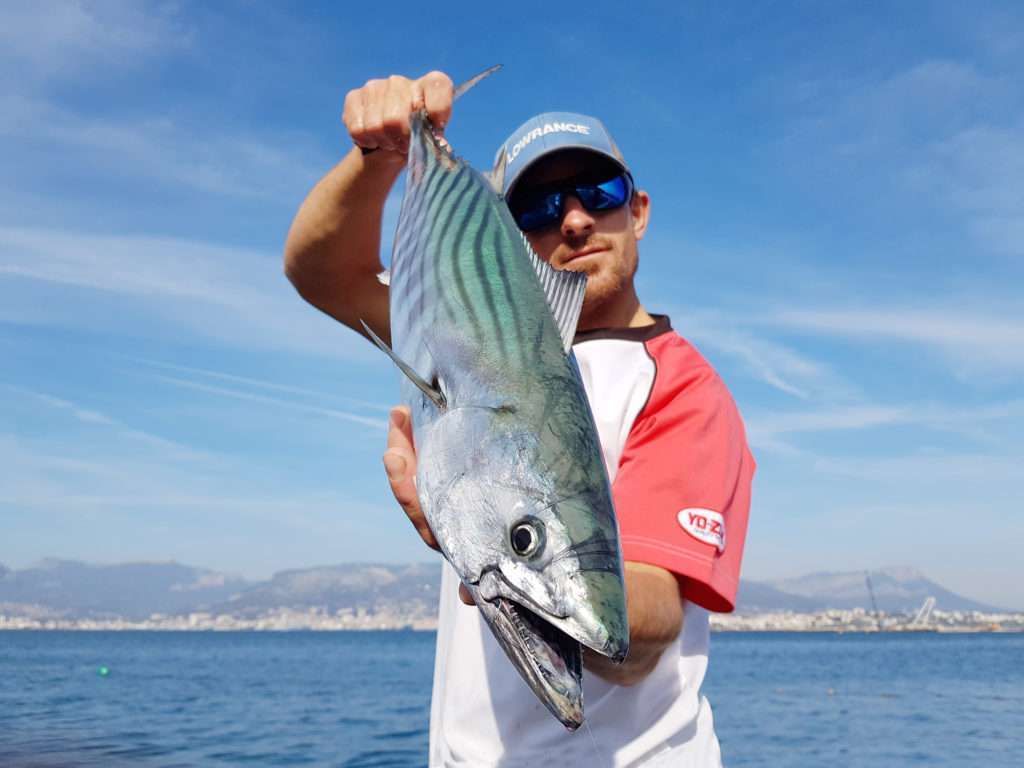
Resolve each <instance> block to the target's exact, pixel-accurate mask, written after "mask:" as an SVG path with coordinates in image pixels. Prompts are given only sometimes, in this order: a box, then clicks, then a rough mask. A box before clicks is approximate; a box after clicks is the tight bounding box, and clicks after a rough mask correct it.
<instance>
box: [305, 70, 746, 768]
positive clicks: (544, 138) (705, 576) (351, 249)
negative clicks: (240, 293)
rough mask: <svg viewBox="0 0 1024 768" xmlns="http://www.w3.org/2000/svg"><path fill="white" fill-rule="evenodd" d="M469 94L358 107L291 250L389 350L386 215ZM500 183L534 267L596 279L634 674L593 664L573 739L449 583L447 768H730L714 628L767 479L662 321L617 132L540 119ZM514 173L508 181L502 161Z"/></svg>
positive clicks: (435, 720)
mask: <svg viewBox="0 0 1024 768" xmlns="http://www.w3.org/2000/svg"><path fill="white" fill-rule="evenodd" d="M452 93H453V90H452V83H451V80H450V79H449V78H448V77H447V76H446V75H444V74H442V73H438V72H433V73H430V74H428V75H426V76H424V77H422V78H420V79H419V80H409V79H406V78H402V77H397V76H393V77H391V78H388V79H386V80H374V81H370V82H368V83H367V84H366V85H364V86H363V87H362V88H359V89H356V90H353V91H351V92H350V93H349V94H348V95H347V97H346V99H345V112H344V122H345V125H346V127H347V129H348V131H349V134H350V135H351V137H352V139H353V141H354V142H355V144H356V147H355V148H353V150H352V151H351V152H350V153H349V154H348V155H347V156H346V157H345V159H343V160H342V162H341V163H339V164H338V165H337V166H336V167H335V168H334V169H333V170H331V171H330V172H329V173H328V174H327V175H326V176H325V177H324V178H323V179H322V180H321V181H320V182H319V183H318V184H317V185H316V187H315V188H314V189H313V191H312V192H311V193H310V195H309V196H308V198H307V199H306V201H305V202H304V203H303V205H302V207H301V208H300V210H299V212H298V214H297V215H296V218H295V222H294V223H293V225H292V230H291V232H290V233H289V236H288V243H287V245H286V248H285V269H286V273H287V275H288V277H289V278H290V279H291V280H292V282H293V283H294V284H295V286H296V288H297V289H298V291H299V292H300V294H301V295H302V296H303V297H304V298H306V299H307V300H308V301H310V302H311V303H313V304H314V305H316V306H317V307H319V308H320V309H321V310H323V311H325V312H327V313H328V314H330V315H332V316H333V317H335V318H336V319H338V320H339V321H340V322H342V323H344V324H346V325H348V326H349V327H351V328H353V329H355V330H356V331H359V332H362V330H361V327H360V319H361V318H362V319H365V320H366V321H367V322H368V323H369V325H370V326H371V327H372V328H373V329H374V331H375V332H376V333H377V334H378V335H379V336H381V337H382V338H384V339H385V340H389V339H390V334H389V325H388V311H389V309H388V293H387V288H386V287H384V286H383V285H381V284H380V283H379V282H378V280H377V277H376V276H377V274H378V273H379V272H380V271H381V269H382V266H381V264H380V262H379V259H378V252H379V245H380V236H381V232H380V229H381V224H380V222H381V214H382V211H383V207H384V201H385V198H386V197H387V194H388V191H389V190H390V189H391V186H392V184H393V183H394V181H395V179H396V178H397V176H398V174H399V172H400V171H401V169H402V168H403V167H404V163H405V156H404V153H405V152H406V151H407V149H408V146H409V114H410V113H411V112H412V111H414V110H418V109H426V111H427V113H428V115H429V117H430V119H431V121H432V123H433V125H434V126H435V127H437V128H439V129H443V127H444V126H445V125H446V123H447V122H448V119H449V117H450V115H451V107H452ZM502 154H504V166H503V167H504V172H503V174H502V178H500V179H498V182H499V183H500V185H501V189H502V191H503V194H504V196H505V199H506V201H507V202H508V205H509V208H510V210H511V211H512V214H513V217H514V218H515V219H516V222H517V223H518V224H519V226H520V228H521V229H523V230H524V232H525V234H526V236H527V238H528V239H529V241H530V243H531V245H532V246H533V248H534V250H535V251H536V252H537V253H538V254H539V255H540V256H541V258H544V259H546V260H547V261H548V262H549V263H550V264H551V265H552V266H553V267H555V268H557V269H572V270H582V271H585V272H586V273H587V276H588V282H587V292H586V297H585V300H584V305H583V311H582V313H581V316H580V322H579V326H578V333H577V336H576V340H575V343H574V352H575V354H576V358H577V361H578V363H579V368H580V372H581V374H582V377H583V381H584V385H585V387H586V390H587V395H588V398H589V400H590V403H591V406H592V409H593V411H594V416H595V421H596V423H597V426H598V431H599V434H600V438H601V443H602V449H603V452H604V458H605V463H606V466H607V468H608V473H609V478H610V479H611V481H612V488H613V495H614V499H615V505H616V514H617V518H618V522H619V528H620V540H621V543H622V548H623V556H624V560H625V573H624V576H625V582H626V596H627V606H628V613H629V623H630V653H629V656H628V658H627V659H626V661H625V662H624V663H623V664H622V665H619V666H616V665H615V664H612V663H611V662H610V661H608V660H607V659H604V658H602V657H600V656H598V655H596V654H593V653H587V654H585V657H584V665H585V667H586V670H587V671H586V673H585V674H584V702H585V707H586V716H587V721H588V725H589V730H590V732H591V735H590V736H587V735H584V734H581V733H577V734H570V733H568V732H566V731H565V730H564V729H563V728H562V726H561V725H559V724H558V723H557V721H555V720H554V719H553V718H552V717H551V716H550V714H548V712H547V710H546V709H545V708H544V706H543V705H542V704H541V703H540V702H539V701H538V700H537V699H536V698H535V697H534V696H533V694H532V692H531V691H530V690H529V689H528V688H527V686H526V685H525V684H524V683H523V682H522V680H521V679H520V678H519V677H518V674H517V673H516V671H515V670H514V669H513V667H512V665H511V664H510V663H509V662H508V660H507V659H506V658H505V656H504V654H503V653H502V651H501V650H500V649H499V648H498V646H497V643H496V642H495V641H494V639H493V638H492V637H491V635H490V632H489V631H488V630H487V629H486V628H485V627H484V623H483V621H482V620H481V619H480V617H479V615H478V612H477V610H476V608H475V607H473V606H471V605H469V604H467V603H468V602H469V600H468V595H466V594H465V593H464V592H463V593H462V598H463V601H462V602H460V601H459V600H458V598H457V577H456V576H455V574H454V571H452V569H451V568H450V567H449V566H447V564H446V565H445V570H444V577H443V581H442V593H441V607H440V621H439V629H438V643H437V657H436V662H435V670H434V696H433V704H432V711H431V747H430V764H431V765H432V766H455V765H466V766H489V765H502V766H512V765H533V764H538V761H540V760H555V761H557V762H558V763H559V764H560V765H562V766H578V765H579V766H582V765H588V766H590V765H595V766H596V765H614V766H627V765H630V766H633V765H644V766H655V765H666V766H667V765H671V766H691V765H692V766H716V765H720V762H721V760H720V756H719V748H718V742H717V739H716V737H715V734H714V729H713V723H712V717H711V710H710V707H709V705H708V703H707V700H706V699H704V698H703V697H702V696H701V695H700V686H701V683H702V681H703V678H704V672H705V669H706V666H707V653H708V640H709V630H708V610H715V611H729V610H732V607H733V603H734V600H735V595H736V588H737V585H738V580H739V567H740V559H741V557H742V552H743V544H744V537H745V533H746V524H747V513H748V508H749V503H750V482H751V478H752V476H753V472H754V461H753V458H752V457H751V455H750V453H749V451H748V449H747V446H746V438H745V436H744V431H743V424H742V422H741V420H740V417H739V414H738V413H737V411H736V408H735V405H734V404H733V401H732V398H731V397H730V395H729V393H728V391H727V390H726V388H725V386H724V384H722V382H721V380H720V379H719V378H718V376H717V375H716V374H715V372H714V371H713V370H712V369H711V367H710V366H709V365H708V363H707V362H706V361H705V360H704V359H703V358H702V357H701V356H700V355H699V354H698V353H697V351H696V350H695V349H694V348H693V347H692V346H690V345H689V344H688V343H687V342H686V341H684V340H683V339H682V338H680V337H679V336H678V335H676V334H675V333H674V332H673V331H672V329H671V326H670V324H669V319H668V318H667V317H664V316H657V315H651V314H649V313H648V312H647V311H646V310H645V309H644V307H643V305H642V304H641V303H640V301H639V299H638V297H637V294H636V291H635V287H634V282H633V277H634V274H635V272H636V269H637V263H638V248H637V242H638V241H639V240H640V239H641V238H642V237H643V235H644V232H645V231H646V228H647V224H648V219H649V214H650V198H649V196H648V195H647V193H646V192H644V191H642V190H638V189H635V187H634V184H633V179H632V176H631V174H630V173H629V170H628V168H627V166H626V163H625V160H624V158H623V157H622V155H621V153H620V152H619V150H618V148H617V147H616V146H615V144H614V143H613V142H612V140H611V137H610V136H609V135H608V134H607V131H606V130H605V129H604V127H603V126H602V125H601V124H600V123H599V122H598V121H596V120H594V119H593V118H589V117H586V116H583V115H570V114H555V115H542V116H539V117H538V118H534V119H533V120H531V121H528V122H527V123H526V124H524V125H523V126H522V127H520V128H519V129H518V130H517V131H515V132H514V133H513V134H512V136H511V137H510V138H509V139H508V141H507V142H506V143H505V144H504V145H503V146H502V148H501V149H500V150H499V161H500V160H501V159H502ZM497 168H499V169H500V168H502V163H501V162H499V164H498V166H497ZM415 461H416V458H415V452H414V449H413V444H412V428H411V424H410V419H409V414H408V411H407V410H405V409H395V410H394V411H392V415H391V425H390V428H389V434H388V448H387V450H386V452H385V454H384V464H385V469H386V471H387V474H388V479H389V482H390V483H391V488H392V491H393V492H394V495H395V497H396V499H397V500H398V501H399V503H400V504H401V506H402V507H403V509H404V510H405V511H406V513H407V514H408V516H409V518H410V520H411V521H412V522H413V524H414V525H415V526H416V528H417V530H418V531H419V533H420V535H421V536H422V537H423V539H424V541H425V542H427V544H429V545H431V546H433V547H435V548H436V542H435V541H434V539H433V536H432V534H431V532H430V529H429V526H428V525H427V523H426V521H425V519H424V517H423V515H422V513H421V512H420V510H419V503H418V500H417V496H416V489H415V485H414V482H413V478H414V477H415Z"/></svg>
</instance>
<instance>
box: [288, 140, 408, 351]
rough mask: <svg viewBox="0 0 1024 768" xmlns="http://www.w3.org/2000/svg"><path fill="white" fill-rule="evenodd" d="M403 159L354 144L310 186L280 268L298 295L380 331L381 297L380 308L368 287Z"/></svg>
mask: <svg viewBox="0 0 1024 768" xmlns="http://www.w3.org/2000/svg"><path fill="white" fill-rule="evenodd" d="M403 167H404V157H403V156H402V155H400V154H398V153H395V152H387V151H378V152H372V153H370V154H368V155H364V154H363V153H362V152H360V150H359V148H358V147H356V148H353V150H352V151H351V152H349V154H348V155H346V156H345V158H344V159H343V160H342V161H341V162H340V163H338V165H336V166H335V167H334V168H332V169H331V170H330V172H328V173H327V175H326V176H324V177H323V178H322V179H321V180H320V181H319V182H318V183H317V184H316V186H315V187H314V188H313V189H312V191H310V193H309V195H308V196H307V197H306V199H305V201H304V202H303V203H302V206H301V207H300V208H299V211H298V213H297V214H296V215H295V220H294V221H293V222H292V227H291V230H290V231H289V233H288V240H287V242H286V244H285V255H284V264H285V274H287V276H288V279H289V280H291V282H292V284H293V285H294V286H295V288H296V289H297V290H298V292H299V293H300V294H301V295H302V297H303V298H305V299H306V300H307V301H309V302H310V303H311V304H313V305H315V306H317V307H318V308H320V309H321V310H323V311H324V312H327V313H328V314H330V315H332V316H334V317H335V318H337V319H338V320H340V321H341V322H343V323H345V324H346V325H349V326H352V327H354V328H356V329H357V330H359V320H360V319H366V320H367V321H368V322H370V323H371V325H375V326H378V327H377V328H375V330H377V332H378V333H379V334H380V335H381V336H384V337H385V338H388V334H387V333H386V331H387V325H386V321H387V318H386V302H384V304H383V307H384V309H385V311H384V312H381V311H380V308H381V307H380V305H381V302H380V300H379V299H376V300H371V299H370V297H369V296H368V295H367V293H368V292H373V291H374V290H375V283H376V275H377V273H378V272H379V271H380V269H381V264H380V258H379V252H380V238H381V216H382V214H383V211H384V203H385V201H386V200H387V196H388V193H389V192H390V190H391V187H392V186H393V185H394V183H395V179H396V178H397V177H398V174H399V173H400V172H401V170H402V168H403ZM380 288H383V286H380ZM367 315H369V316H368V317H367ZM382 323H383V327H380V326H381V325H382Z"/></svg>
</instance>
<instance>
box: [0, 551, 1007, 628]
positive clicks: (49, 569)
mask: <svg viewBox="0 0 1024 768" xmlns="http://www.w3.org/2000/svg"><path fill="white" fill-rule="evenodd" d="M440 575H441V571H440V566H439V565H438V564H436V563H430V564H423V563H416V564H411V565H388V564H372V563H371V564H368V563H351V564H344V565H334V566H324V567H317V568H305V569H299V570H289V571H282V572H281V573H277V574H275V575H274V576H273V577H271V578H270V579H269V580H266V581H247V580H245V579H243V578H241V577H239V576H232V575H229V574H224V573H219V572H217V571H212V570H207V569H202V568H193V567H190V566H187V565H181V564H179V563H173V562H172V563H125V564H120V565H91V564H87V563H81V562H76V561H69V560H44V561H43V562H41V563H39V564H37V565H35V566H32V567H29V568H25V569H21V570H12V569H9V568H7V567H5V566H3V565H0V614H6V615H8V616H26V617H33V618H60V619H117V618H121V619H129V620H139V619H145V618H148V617H149V616H151V615H152V614H154V613H161V614H165V615H177V614H186V613H192V612H199V611H205V612H208V613H211V614H214V615H218V614H229V615H231V616H235V617H238V618H256V617H259V616H262V615H265V614H267V613H268V612H271V611H274V610H277V609H281V608H289V609H297V610H308V609H311V608H314V609H322V610H324V611H326V612H327V613H331V614H333V613H334V612H336V611H339V610H351V611H365V612H367V613H371V614H372V613H378V612H381V611H382V610H384V609H386V610H388V611H390V612H391V613H400V614H402V615H405V616H410V617H429V616H433V615H434V614H435V613H436V607H437V598H438V591H439V589H440ZM871 582H872V586H873V589H874V593H875V600H876V602H877V604H878V608H879V609H880V610H883V611H886V612H888V613H899V612H910V611H914V610H916V609H917V608H918V607H919V606H920V605H921V603H922V602H923V601H924V600H925V598H926V597H928V596H933V597H935V599H936V607H937V608H939V609H942V610H958V611H970V610H979V611H998V610H999V609H998V608H994V607H993V606H989V605H984V604H982V603H979V602H976V601H974V600H970V599H968V598H965V597H961V596H960V595H957V594H954V593H953V592H950V591H949V590H947V589H945V588H944V587H941V586H940V585H938V584H936V583H935V582H933V581H930V580H929V579H927V578H926V577H925V576H924V575H923V574H921V573H920V572H918V571H915V570H913V569H910V568H890V569H885V570H880V571H872V572H871ZM857 607H860V608H864V609H866V610H870V609H871V600H870V597H869V594H868V590H867V586H866V581H865V574H864V572H863V571H855V572H847V573H812V574H808V575H806V576H801V577H799V578H795V579H784V580H778V581H771V582H756V581H743V582H741V584H740V591H739V599H738V608H737V610H738V611H739V612H741V613H763V612H774V611H793V612H798V613H810V612H814V611H820V610H824V609H826V608H846V609H849V608H857Z"/></svg>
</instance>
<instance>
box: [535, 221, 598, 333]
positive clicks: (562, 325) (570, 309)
mask: <svg viewBox="0 0 1024 768" xmlns="http://www.w3.org/2000/svg"><path fill="white" fill-rule="evenodd" d="M520 236H521V237H522V238H523V244H524V245H525V246H526V251H527V253H529V254H530V263H531V264H532V265H533V270H534V271H535V272H536V273H537V277H538V278H539V279H540V286H541V289H542V290H543V291H544V296H545V297H546V298H547V300H548V308H549V309H550V310H551V315H552V317H554V320H555V325H556V326H557V327H558V333H559V335H560V336H561V337H562V346H563V347H564V348H565V351H566V353H568V352H569V350H570V349H571V348H572V340H573V337H575V336H576V324H577V323H578V322H579V320H580V310H581V309H582V308H583V295H584V294H585V293H586V292H587V274H586V272H574V271H570V270H567V269H555V268H554V267H552V266H551V265H550V264H548V263H547V262H546V261H544V260H543V259H542V258H541V257H540V256H538V255H537V254H536V253H535V252H534V250H533V246H532V245H530V241H529V240H527V239H526V235H524V234H522V233H521V232H520Z"/></svg>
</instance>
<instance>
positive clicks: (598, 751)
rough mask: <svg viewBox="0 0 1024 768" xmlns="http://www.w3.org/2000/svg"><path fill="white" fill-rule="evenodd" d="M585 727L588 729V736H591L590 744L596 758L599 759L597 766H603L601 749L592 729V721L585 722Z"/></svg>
mask: <svg viewBox="0 0 1024 768" xmlns="http://www.w3.org/2000/svg"><path fill="white" fill-rule="evenodd" d="M583 727H584V728H586V729H587V734H588V735H589V736H590V743H591V745H592V746H593V747H594V757H596V758H597V763H596V765H601V757H602V755H601V749H600V747H598V746H597V739H596V738H594V731H593V730H591V728H590V721H589V720H584V721H583Z"/></svg>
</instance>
